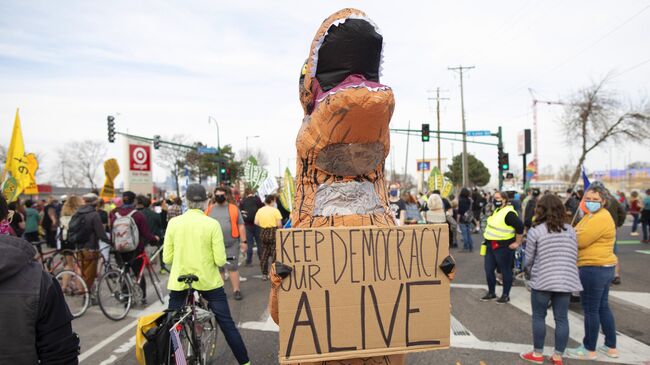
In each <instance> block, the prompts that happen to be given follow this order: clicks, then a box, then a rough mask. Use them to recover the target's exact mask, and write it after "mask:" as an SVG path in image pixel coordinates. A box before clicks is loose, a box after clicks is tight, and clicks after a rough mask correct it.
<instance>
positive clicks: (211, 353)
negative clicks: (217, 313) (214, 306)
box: [196, 312, 219, 365]
mask: <svg viewBox="0 0 650 365" xmlns="http://www.w3.org/2000/svg"><path fill="white" fill-rule="evenodd" d="M196 328H197V332H198V336H197V337H199V338H200V339H201V359H202V363H201V364H202V365H212V364H214V363H215V361H216V357H217V334H218V333H219V327H218V326H217V319H216V318H215V317H214V315H213V314H212V313H211V312H210V315H209V318H206V319H205V320H201V321H198V322H197V323H196Z"/></svg>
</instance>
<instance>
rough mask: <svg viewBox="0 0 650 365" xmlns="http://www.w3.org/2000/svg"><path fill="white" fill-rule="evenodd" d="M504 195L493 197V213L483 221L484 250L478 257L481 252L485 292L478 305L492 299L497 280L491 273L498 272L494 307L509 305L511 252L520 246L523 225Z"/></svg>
mask: <svg viewBox="0 0 650 365" xmlns="http://www.w3.org/2000/svg"><path fill="white" fill-rule="evenodd" d="M508 203H509V201H508V195H507V194H506V193H504V192H496V193H495V194H494V200H493V201H492V204H493V205H494V208H495V209H494V212H492V215H491V216H489V217H488V219H487V226H486V227H485V232H484V233H483V238H484V239H485V241H484V242H483V245H484V247H481V253H483V252H485V261H484V266H485V278H486V281H487V285H488V292H487V294H485V295H484V296H483V297H482V298H481V301H483V302H487V301H489V300H492V299H495V298H496V297H497V295H496V285H497V279H496V274H495V272H494V271H495V270H496V269H497V268H498V269H499V271H500V272H501V274H503V293H502V294H501V297H500V298H499V299H498V300H497V304H505V303H508V302H509V301H510V289H511V288H512V265H513V260H514V250H516V249H517V247H519V245H521V239H522V236H523V233H524V224H523V223H522V221H521V219H519V217H518V215H517V211H515V208H514V207H513V206H512V205H510V204H508Z"/></svg>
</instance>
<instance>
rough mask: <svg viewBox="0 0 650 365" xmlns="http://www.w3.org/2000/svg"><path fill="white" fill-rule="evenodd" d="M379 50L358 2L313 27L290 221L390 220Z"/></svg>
mask: <svg viewBox="0 0 650 365" xmlns="http://www.w3.org/2000/svg"><path fill="white" fill-rule="evenodd" d="M382 52H383V37H382V35H381V33H380V31H379V29H378V28H377V26H376V25H375V24H374V22H372V20H370V19H369V18H368V17H366V15H365V14H364V13H363V12H362V11H360V10H356V9H349V8H348V9H343V10H340V11H338V12H336V13H334V14H333V15H331V16H330V17H329V18H327V19H326V20H325V21H324V22H323V24H322V25H321V27H320V28H319V29H318V31H317V32H316V36H315V37H314V40H313V41H312V44H311V49H310V52H309V56H308V58H307V61H305V64H304V66H303V69H302V74H301V77H300V84H299V89H300V101H301V103H302V106H303V110H304V118H303V121H302V126H301V128H300V131H299V132H298V137H297V139H296V148H297V152H298V158H297V170H296V175H297V176H296V177H297V178H296V180H297V181H296V198H295V205H294V210H293V212H292V222H293V226H294V227H322V226H365V225H375V226H392V225H394V224H395V220H394V218H393V215H392V212H391V210H390V208H389V206H388V203H387V201H388V197H387V195H386V184H385V181H384V161H385V159H386V156H387V155H388V152H389V149H390V135H389V128H388V124H389V122H390V118H391V116H392V114H393V109H394V107H395V100H394V97H393V92H392V90H391V89H390V88H389V87H388V86H385V85H382V84H381V83H380V80H379V77H380V75H381V61H382Z"/></svg>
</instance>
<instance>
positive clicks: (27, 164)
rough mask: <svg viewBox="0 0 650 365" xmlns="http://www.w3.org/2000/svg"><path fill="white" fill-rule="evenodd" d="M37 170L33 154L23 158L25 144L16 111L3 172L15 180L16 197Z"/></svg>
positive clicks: (36, 162)
mask: <svg viewBox="0 0 650 365" xmlns="http://www.w3.org/2000/svg"><path fill="white" fill-rule="evenodd" d="M37 168H38V161H37V160H36V156H35V155H34V154H33V153H30V154H29V155H27V156H25V144H24V142H23V132H22V129H21V128H20V117H19V116H18V109H16V119H15V121H14V129H13V132H12V134H11V142H10V143H9V149H8V150H7V161H6V162H5V171H6V172H9V173H10V174H11V176H12V177H13V178H14V179H16V183H17V186H16V196H18V195H20V193H21V192H22V191H23V190H25V188H26V187H28V186H29V185H30V184H31V183H32V180H33V176H34V173H35V172H36V169H37Z"/></svg>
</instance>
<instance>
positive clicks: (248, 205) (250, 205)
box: [240, 196, 260, 224]
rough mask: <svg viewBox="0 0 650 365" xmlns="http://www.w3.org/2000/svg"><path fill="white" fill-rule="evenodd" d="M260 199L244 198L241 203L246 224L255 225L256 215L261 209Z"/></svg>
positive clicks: (254, 197)
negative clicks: (259, 205)
mask: <svg viewBox="0 0 650 365" xmlns="http://www.w3.org/2000/svg"><path fill="white" fill-rule="evenodd" d="M258 202H259V198H258V197H256V196H249V197H246V198H244V200H242V202H241V206H240V210H241V215H242V218H243V219H244V222H246V223H249V224H253V223H255V214H257V211H258V210H259V209H260V208H259V207H258Z"/></svg>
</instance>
